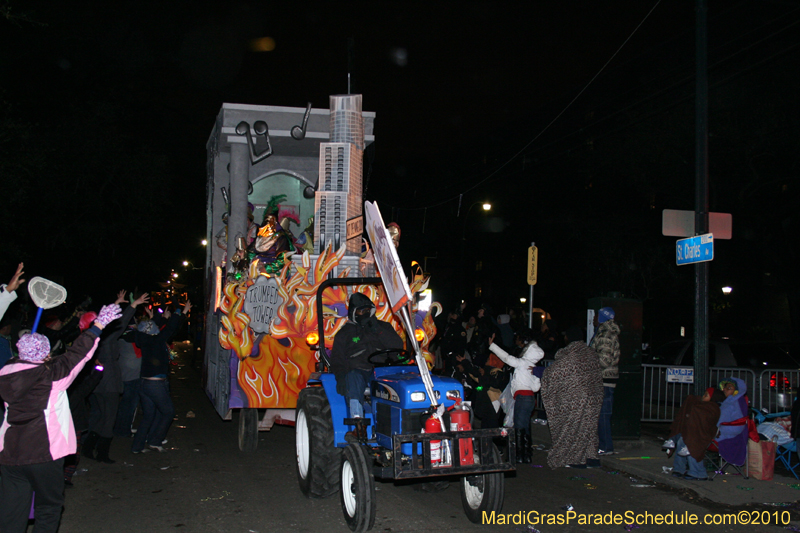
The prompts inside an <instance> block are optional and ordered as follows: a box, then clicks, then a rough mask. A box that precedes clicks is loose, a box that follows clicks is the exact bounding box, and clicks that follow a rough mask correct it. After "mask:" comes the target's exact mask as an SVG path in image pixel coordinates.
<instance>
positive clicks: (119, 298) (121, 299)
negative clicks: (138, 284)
mask: <svg viewBox="0 0 800 533" xmlns="http://www.w3.org/2000/svg"><path fill="white" fill-rule="evenodd" d="M125 292H126V291H125V290H121V291H119V293H117V299H116V300H115V301H114V303H115V304H117V305H119V304H121V303H122V302H124V301H125Z"/></svg>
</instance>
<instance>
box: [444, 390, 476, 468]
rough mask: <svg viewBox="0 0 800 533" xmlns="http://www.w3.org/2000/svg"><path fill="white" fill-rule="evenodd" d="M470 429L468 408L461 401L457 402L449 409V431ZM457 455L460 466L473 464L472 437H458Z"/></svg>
mask: <svg viewBox="0 0 800 533" xmlns="http://www.w3.org/2000/svg"><path fill="white" fill-rule="evenodd" d="M471 430H472V424H470V423H469V410H468V409H467V407H466V406H463V405H461V402H457V403H456V405H455V407H453V409H452V411H450V431H471ZM458 455H459V457H460V458H461V466H464V465H471V464H474V461H475V460H474V458H473V449H472V439H458Z"/></svg>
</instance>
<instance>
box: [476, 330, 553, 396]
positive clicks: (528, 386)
mask: <svg viewBox="0 0 800 533" xmlns="http://www.w3.org/2000/svg"><path fill="white" fill-rule="evenodd" d="M489 351H491V352H492V353H493V354H495V355H496V356H497V357H499V358H500V359H501V360H502V361H503V362H504V363H505V364H507V365H508V366H513V367H514V375H512V376H511V394H516V393H517V391H522V390H529V391H531V392H538V391H539V388H541V382H540V381H539V378H538V377H536V376H534V375H533V373H531V371H530V370H529V369H528V367H531V366H536V363H538V362H539V361H541V360H542V357H544V351H542V349H541V348H539V345H538V344H536V342H535V341H531V342H529V343H528V345H527V346H525V348H524V349H523V350H522V354H521V355H520V356H519V357H514V356H513V355H510V354H509V353H507V352H506V351H505V350H503V349H502V348H501V347H499V346H498V345H496V344H495V343H492V344H491V345H490V346H489Z"/></svg>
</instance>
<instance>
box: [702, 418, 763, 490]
mask: <svg viewBox="0 0 800 533" xmlns="http://www.w3.org/2000/svg"><path fill="white" fill-rule="evenodd" d="M751 424H752V426H753V428H755V423H754V422H753V421H752V420H751V419H750V418H749V417H746V416H744V417H742V418H738V419H736V420H733V421H731V422H723V423H722V425H723V426H741V427H742V430H741V432H740V433H739V435H736V436H735V437H732V438H730V439H726V440H725V441H724V442H726V443H727V444H726V447H727V448H730V447H731V446H733V448H734V449H737V450H738V449H740V448H741V449H744V462H742V463H740V464H736V463H732V462H730V460H729V459H730V455H729V456H728V457H727V458H726V457H725V455H726V454H725V453H723V452H722V451H720V448H719V443H717V440H716V439H714V440H713V441H711V444H710V445H709V446H708V450H707V452H706V459H707V460H708V461H709V462H710V463H711V464H712V465H713V466H714V473H713V474H712V475H711V478H710V479H714V478H715V477H717V474H722V473H726V471H727V469H728V468H729V467H732V468H733V469H734V470H736V472H737V473H738V474H739V475H741V476H742V478H743V479H748V478H749V477H750V467H749V465H748V461H747V439H748V435H749V429H750V428H749V427H748V426H750V425H751ZM709 452H710V453H709Z"/></svg>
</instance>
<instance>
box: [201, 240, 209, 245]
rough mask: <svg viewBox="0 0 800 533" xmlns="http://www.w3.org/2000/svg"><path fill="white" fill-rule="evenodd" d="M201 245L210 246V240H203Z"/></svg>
mask: <svg viewBox="0 0 800 533" xmlns="http://www.w3.org/2000/svg"><path fill="white" fill-rule="evenodd" d="M200 244H202V245H203V246H208V240H206V239H203V240H202V241H200Z"/></svg>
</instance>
